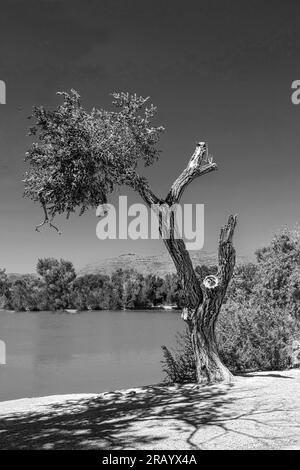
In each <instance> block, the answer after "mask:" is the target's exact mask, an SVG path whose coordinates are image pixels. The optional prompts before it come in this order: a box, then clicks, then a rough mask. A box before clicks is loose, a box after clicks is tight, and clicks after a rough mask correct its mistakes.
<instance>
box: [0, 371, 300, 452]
mask: <svg viewBox="0 0 300 470" xmlns="http://www.w3.org/2000/svg"><path fill="white" fill-rule="evenodd" d="M0 448H1V449H87V448H92V449H95V448H98V449H153V450H154V449H181V450H186V449H287V448H295V449H296V448H297V449H300V370H290V371H285V372H264V373H263V372H262V373H255V374H249V375H247V376H245V377H239V378H236V381H235V383H234V384H233V385H231V386H222V385H220V386H210V387H202V388H195V387H193V386H191V385H185V386H171V387H168V386H150V387H143V388H137V389H131V390H127V391H126V390H123V391H120V392H112V393H106V394H101V395H67V396H53V397H44V398H33V399H22V400H15V401H7V402H2V403H0Z"/></svg>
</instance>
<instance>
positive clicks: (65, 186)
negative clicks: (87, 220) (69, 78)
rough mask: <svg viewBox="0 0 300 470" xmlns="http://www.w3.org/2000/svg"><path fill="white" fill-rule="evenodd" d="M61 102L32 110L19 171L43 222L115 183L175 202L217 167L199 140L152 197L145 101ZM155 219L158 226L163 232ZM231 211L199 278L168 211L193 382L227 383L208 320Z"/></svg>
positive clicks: (213, 315)
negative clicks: (207, 269) (211, 264)
mask: <svg viewBox="0 0 300 470" xmlns="http://www.w3.org/2000/svg"><path fill="white" fill-rule="evenodd" d="M61 95H62V96H63V103H62V105H60V106H59V107H58V108H57V109H55V110H54V111H48V110H45V109H44V108H43V107H37V108H34V117H35V120H36V122H35V125H34V126H33V127H32V128H31V134H32V135H36V136H37V137H38V139H37V141H36V142H35V143H34V144H33V145H32V146H31V148H30V149H29V151H28V152H27V154H26V161H27V163H28V164H29V171H28V172H27V173H26V175H25V180H24V182H25V196H27V197H29V198H31V199H32V200H33V201H35V202H39V203H40V204H41V206H42V208H43V211H44V220H43V222H42V223H41V224H40V225H39V226H37V230H39V227H41V226H42V225H44V224H49V226H51V227H54V228H55V229H56V230H58V229H57V228H56V227H55V225H54V224H53V219H54V217H55V215H56V214H62V213H66V215H67V217H69V215H70V213H72V212H74V211H75V210H76V209H79V211H80V212H79V214H80V215H82V214H83V213H84V212H85V211H86V210H87V209H89V208H93V207H94V208H95V207H97V206H99V205H100V204H105V203H106V202H107V197H108V196H109V194H111V193H112V191H113V190H114V188H115V186H116V185H117V186H120V185H127V186H129V187H130V188H132V189H134V190H135V191H137V192H138V193H139V194H140V196H141V197H142V199H143V200H144V201H145V203H146V204H147V205H148V206H152V205H153V204H156V205H163V204H167V205H168V206H170V207H171V206H172V205H173V204H178V203H179V201H180V198H181V195H182V193H183V191H184V189H185V188H186V187H187V185H188V184H190V183H191V182H192V181H193V180H194V179H195V178H197V177H199V176H202V175H205V174H206V173H210V172H212V171H214V170H216V169H217V165H216V163H214V162H213V160H212V158H211V157H210V156H209V155H208V152H207V146H206V144H205V143H204V142H200V143H199V144H198V145H197V147H196V149H195V152H194V154H193V155H192V157H191V158H190V161H189V162H188V164H187V166H186V168H185V169H184V171H183V172H182V173H181V174H180V175H179V177H178V178H177V179H176V181H175V182H174V184H173V185H172V187H171V189H170V191H169V192H168V194H167V196H166V198H165V199H163V198H159V197H157V196H156V195H155V194H154V193H153V192H152V191H151V189H150V187H149V184H148V182H147V180H146V179H145V178H144V177H142V176H140V175H139V173H138V171H137V167H138V164H140V163H143V164H144V165H145V166H149V165H152V164H153V163H154V162H155V161H156V160H157V158H158V156H159V154H160V152H159V150H158V149H157V144H158V141H159V137H160V134H161V132H162V131H163V130H164V129H163V127H155V126H153V125H152V120H153V118H154V116H155V113H156V108H155V107H154V106H153V105H150V106H149V107H147V106H146V102H147V101H148V99H147V98H146V99H145V98H142V97H139V96H136V95H129V94H128V93H114V94H113V98H114V100H113V104H114V105H115V108H116V109H115V110H114V111H106V110H102V109H100V110H98V109H93V110H92V111H91V112H90V113H88V112H87V111H85V110H84V108H83V107H82V105H81V101H80V97H79V95H78V94H77V93H76V92H75V91H74V90H72V91H71V93H70V94H68V93H61ZM162 224H163V221H162V218H161V219H160V231H161V232H162V228H163V227H162ZM235 226H236V217H233V216H230V217H229V220H228V223H227V225H225V227H223V228H222V229H221V234H220V240H219V270H218V273H217V275H216V276H207V277H206V278H204V279H203V280H201V281H199V279H198V277H197V276H196V273H195V271H194V268H193V264H192V261H191V258H190V256H189V253H188V251H187V249H186V247H185V243H184V241H183V240H182V239H180V238H176V236H175V228H174V227H175V223H174V215H173V217H171V227H170V236H169V238H164V239H163V240H164V243H165V245H166V247H167V249H168V252H169V253H170V255H171V257H172V259H173V261H174V264H175V266H176V269H177V272H178V275H179V278H180V280H181V283H182V287H183V290H184V294H185V308H184V310H183V312H182V318H183V319H184V320H185V321H186V323H187V324H188V327H189V331H190V334H191V337H192V344H193V347H194V354H195V359H196V367H197V377H198V381H199V382H204V383H206V382H214V381H228V380H230V378H231V375H230V372H229V371H228V369H227V368H226V367H225V366H224V365H223V364H222V362H221V360H220V358H219V355H218V349H217V343H216V337H215V326H216V321H217V318H218V314H219V312H220V309H221V305H222V302H223V299H224V296H225V293H226V289H227V286H228V283H229V281H230V279H231V276H232V273H233V269H234V264H235V250H234V248H233V245H232V237H233V234H234V229H235Z"/></svg>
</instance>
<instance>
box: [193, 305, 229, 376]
mask: <svg viewBox="0 0 300 470" xmlns="http://www.w3.org/2000/svg"><path fill="white" fill-rule="evenodd" d="M207 315H208V317H206V316H204V315H203V312H202V308H201V312H200V314H199V315H197V317H198V318H197V320H196V321H195V322H194V323H193V325H192V327H191V328H190V333H191V340H192V345H193V349H194V355H195V364H196V375H197V381H198V383H213V382H227V383H228V382H231V381H232V374H231V372H230V371H229V370H228V369H227V367H226V366H225V365H224V364H223V363H222V361H221V359H220V356H219V352H218V346H217V342H216V332H215V326H216V321H214V320H212V321H207V318H217V314H216V312H212V311H209V310H208V311H207Z"/></svg>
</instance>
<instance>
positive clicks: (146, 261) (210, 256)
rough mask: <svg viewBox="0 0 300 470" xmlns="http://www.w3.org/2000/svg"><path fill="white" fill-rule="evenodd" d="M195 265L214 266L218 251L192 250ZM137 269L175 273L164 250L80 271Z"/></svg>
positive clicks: (102, 262)
mask: <svg viewBox="0 0 300 470" xmlns="http://www.w3.org/2000/svg"><path fill="white" fill-rule="evenodd" d="M190 255H191V258H192V261H193V264H194V266H197V265H201V264H205V265H206V266H212V265H215V264H216V263H217V255H216V253H209V252H206V251H202V250H201V251H192V252H190ZM246 261H247V259H246V258H245V257H238V259H237V262H238V263H243V262H246ZM120 268H121V269H136V270H137V271H138V272H140V273H142V274H144V275H146V274H153V273H155V274H157V275H158V276H165V275H166V274H168V273H175V267H174V264H173V261H172V259H171V257H170V255H169V253H168V252H162V253H159V254H158V255H137V254H133V253H127V254H123V255H120V256H116V257H113V258H105V259H99V260H97V261H95V262H93V263H90V264H87V265H85V266H84V267H83V268H81V269H80V270H79V271H78V275H79V276H83V275H84V274H96V273H100V274H109V275H110V274H111V273H112V272H113V271H115V270H116V269H120Z"/></svg>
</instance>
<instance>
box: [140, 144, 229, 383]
mask: <svg viewBox="0 0 300 470" xmlns="http://www.w3.org/2000/svg"><path fill="white" fill-rule="evenodd" d="M216 169H217V165H216V164H215V163H214V162H213V161H212V158H211V157H209V156H208V154H207V147H206V144H205V143H204V142H200V143H199V144H198V145H197V147H196V150H195V152H194V154H193V155H192V157H191V159H190V161H189V163H188V165H187V167H186V168H185V169H184V171H183V172H182V173H181V175H180V176H179V177H178V178H177V179H176V181H175V182H174V183H173V185H172V187H171V189H170V191H169V193H168V195H167V197H166V199H165V200H161V199H158V198H157V197H156V196H155V195H154V194H153V193H152V191H151V190H150V189H149V188H148V187H147V186H145V185H141V187H140V188H139V192H140V195H141V196H142V198H143V199H144V201H145V202H146V203H147V204H148V205H149V206H151V205H153V204H168V205H169V206H172V205H173V204H177V203H179V201H180V198H181V195H182V193H183V191H184V189H185V187H186V186H187V185H188V184H189V183H190V182H191V181H193V179H195V178H196V177H198V176H201V175H203V174H206V173H209V172H211V171H214V170H216ZM172 221H173V222H172V224H171V230H170V237H169V238H164V239H163V241H164V243H165V245H166V248H167V250H168V252H169V253H170V256H171V258H172V259H173V262H174V264H175V267H176V270H177V273H178V276H179V278H180V280H181V283H182V287H183V291H184V294H185V304H186V305H185V308H184V309H183V312H182V318H183V320H184V321H185V322H186V323H187V325H188V328H189V331H190V334H191V340H192V344H193V350H194V355H195V364H196V373H197V381H198V383H213V382H221V381H224V382H230V381H231V380H232V374H231V373H230V371H229V370H228V369H227V367H226V366H225V365H224V364H223V363H222V361H221V359H220V356H219V352H218V347H217V341H216V323H217V319H218V315H219V313H220V310H221V306H222V303H223V300H224V297H225V294H226V290H227V286H228V284H229V282H230V279H231V277H232V274H233V270H234V265H235V250H234V247H233V244H232V238H233V234H234V230H235V227H236V221H237V217H236V216H230V217H229V219H228V223H227V225H225V226H224V227H222V229H221V233H220V239H219V251H218V265H219V268H218V273H217V275H216V276H212V275H211V276H207V277H206V278H205V279H204V280H203V281H202V282H200V281H199V280H198V278H197V276H196V273H195V270H194V267H193V264H192V261H191V258H190V255H189V253H188V251H187V249H186V247H185V243H184V241H183V240H181V239H177V238H175V236H174V218H173V219H172ZM160 231H161V233H162V228H161V226H160Z"/></svg>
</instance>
